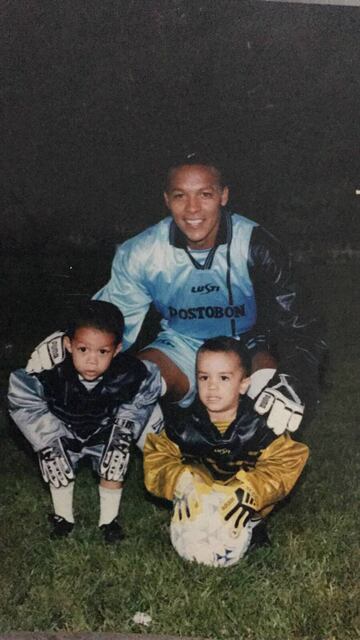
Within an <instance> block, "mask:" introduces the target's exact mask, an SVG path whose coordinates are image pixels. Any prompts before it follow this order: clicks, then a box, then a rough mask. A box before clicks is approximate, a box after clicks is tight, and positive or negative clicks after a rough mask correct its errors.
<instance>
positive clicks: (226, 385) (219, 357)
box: [196, 351, 250, 422]
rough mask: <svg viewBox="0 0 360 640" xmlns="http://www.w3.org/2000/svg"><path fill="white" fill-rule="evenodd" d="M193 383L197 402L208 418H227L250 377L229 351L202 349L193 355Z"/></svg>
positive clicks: (234, 354)
mask: <svg viewBox="0 0 360 640" xmlns="http://www.w3.org/2000/svg"><path fill="white" fill-rule="evenodd" d="M196 374H197V385H198V393H199V397H200V400H201V402H202V403H203V404H204V405H205V407H206V408H207V410H208V413H209V418H210V420H211V421H212V422H231V421H232V420H233V419H234V418H235V416H236V413H237V408H238V405H239V395H240V394H244V393H246V391H247V389H248V387H249V383H250V378H248V377H247V376H246V373H245V372H244V369H243V368H242V366H241V363H240V360H239V357H238V356H237V355H236V353H233V352H224V351H219V352H213V351H204V352H202V353H199V355H198V358H197V367H196Z"/></svg>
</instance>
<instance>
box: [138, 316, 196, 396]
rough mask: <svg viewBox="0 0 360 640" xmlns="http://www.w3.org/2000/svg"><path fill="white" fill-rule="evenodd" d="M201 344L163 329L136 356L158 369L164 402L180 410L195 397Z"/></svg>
mask: <svg viewBox="0 0 360 640" xmlns="http://www.w3.org/2000/svg"><path fill="white" fill-rule="evenodd" d="M202 342H203V341H202V340H197V339H194V338H189V337H187V336H183V335H181V334H179V333H177V332H176V331H173V330H172V329H166V330H164V331H160V333H159V334H158V336H157V337H156V338H155V340H154V341H153V342H152V343H151V344H149V345H147V347H145V348H144V349H143V350H142V351H140V352H139V353H138V354H137V357H138V358H140V359H141V360H150V361H151V362H154V363H155V364H156V365H157V366H158V367H159V369H160V371H161V375H162V378H163V380H164V381H165V383H166V399H168V400H169V401H170V402H177V403H178V404H179V406H181V407H187V406H189V404H191V402H192V401H193V399H194V397H195V358H196V353H197V350H198V349H199V347H200V346H201V345H202Z"/></svg>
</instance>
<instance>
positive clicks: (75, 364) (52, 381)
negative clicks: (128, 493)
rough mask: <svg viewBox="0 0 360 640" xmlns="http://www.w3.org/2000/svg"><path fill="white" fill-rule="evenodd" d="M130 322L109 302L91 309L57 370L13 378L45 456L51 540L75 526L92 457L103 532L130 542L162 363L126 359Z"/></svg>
mask: <svg viewBox="0 0 360 640" xmlns="http://www.w3.org/2000/svg"><path fill="white" fill-rule="evenodd" d="M123 327H124V319H123V315H122V313H121V311H120V310H119V309H118V308H117V307H115V306H114V305H112V304H111V303H109V302H101V301H91V302H89V303H87V304H85V305H84V306H83V307H82V308H81V309H80V310H79V312H78V314H77V316H76V317H75V318H74V319H73V320H72V321H71V323H70V325H69V327H68V329H67V331H66V333H65V337H64V346H65V349H66V357H65V359H64V360H62V361H61V362H60V363H59V364H57V365H56V366H55V367H53V368H52V369H51V370H44V371H43V372H41V373H33V374H29V373H27V372H26V371H25V369H18V370H17V371H15V372H14V373H12V374H11V376H10V384H9V396H8V397H9V406H10V414H11V417H12V418H13V420H14V422H15V423H16V425H17V426H18V427H19V429H20V430H21V432H22V433H23V434H24V436H25V437H26V438H27V440H28V441H29V442H30V444H31V446H32V447H33V449H34V451H35V452H36V453H37V454H38V458H39V464H40V469H41V473H42V476H43V479H44V481H45V482H46V483H47V484H49V488H50V493H51V497H52V502H53V506H54V515H52V516H51V522H52V525H53V529H52V533H51V537H55V538H56V537H64V536H67V535H68V534H69V533H70V532H71V531H72V529H73V527H74V513H73V492H74V484H75V471H76V467H77V464H78V462H79V461H80V460H81V459H82V458H84V457H85V456H89V457H90V458H91V461H92V464H93V468H94V470H95V471H96V472H97V474H98V476H99V497H100V517H99V527H100V530H101V532H102V534H103V537H104V540H105V542H107V543H116V542H118V541H120V540H121V538H122V537H123V532H122V529H121V526H120V523H119V522H118V512H119V507H120V500H121V495H122V488H123V481H124V477H125V474H126V470H127V466H128V462H129V455H130V444H131V441H132V440H133V439H135V440H137V439H138V438H139V437H140V435H141V433H142V430H143V427H144V425H145V424H146V422H147V421H148V418H149V415H151V413H152V411H153V408H154V404H155V403H156V402H157V399H158V397H159V395H160V391H161V379H160V374H159V371H158V369H157V367H156V366H155V365H152V364H151V363H148V366H145V365H144V364H143V363H142V362H141V361H140V360H138V359H137V358H134V357H133V356H129V355H127V354H122V353H121V346H122V335H123Z"/></svg>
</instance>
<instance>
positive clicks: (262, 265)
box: [248, 227, 326, 434]
mask: <svg viewBox="0 0 360 640" xmlns="http://www.w3.org/2000/svg"><path fill="white" fill-rule="evenodd" d="M248 266H249V272H250V277H251V279H252V282H253V284H254V288H255V296H256V302H257V309H258V317H257V324H256V327H254V335H255V336H259V335H260V336H264V338H265V341H266V342H268V343H269V344H270V345H271V346H272V347H273V348H274V350H275V352H276V355H277V358H278V366H277V372H276V374H275V376H274V377H273V378H272V379H271V380H270V381H269V382H268V383H266V388H265V389H264V391H263V392H262V393H261V394H260V396H259V398H258V401H257V403H256V405H255V408H256V410H257V411H259V413H260V414H268V426H269V427H270V428H272V429H274V430H275V433H277V434H280V433H283V432H284V430H285V429H288V430H290V431H296V429H297V428H298V427H299V425H300V422H301V420H302V416H303V413H304V405H305V406H306V407H307V408H314V406H315V404H316V402H317V400H318V395H319V390H318V383H319V366H320V364H321V361H322V359H323V357H324V355H325V353H326V344H325V342H324V340H323V337H322V323H321V321H320V320H319V318H317V317H316V314H314V313H311V312H310V311H309V308H308V306H309V305H308V304H305V301H304V294H303V292H300V290H299V287H298V285H297V284H296V282H295V278H294V274H293V269H292V265H291V261H290V258H289V256H288V254H287V253H286V251H284V249H283V248H282V246H281V245H280V243H279V242H278V241H277V240H276V239H275V238H274V237H273V236H272V235H271V234H269V233H267V232H266V231H265V230H264V229H262V228H261V227H256V228H255V229H254V230H253V234H252V238H251V243H250V248H249V261H248ZM249 346H250V349H251V350H252V352H253V353H254V354H256V355H257V351H258V350H260V351H261V341H260V344H259V341H258V339H257V338H256V339H255V340H251V339H250V341H249Z"/></svg>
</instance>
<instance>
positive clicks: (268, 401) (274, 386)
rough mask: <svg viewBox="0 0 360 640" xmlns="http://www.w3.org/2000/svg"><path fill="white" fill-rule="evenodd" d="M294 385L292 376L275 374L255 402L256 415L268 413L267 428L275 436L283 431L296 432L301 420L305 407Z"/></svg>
mask: <svg viewBox="0 0 360 640" xmlns="http://www.w3.org/2000/svg"><path fill="white" fill-rule="evenodd" d="M295 385H296V380H295V379H294V378H293V377H292V376H289V375H287V374H285V373H280V374H276V375H275V376H274V377H273V378H272V379H271V380H270V382H269V384H268V386H267V387H265V389H263V391H261V393H260V394H259V396H258V398H257V400H256V402H255V411H257V413H259V414H260V415H264V414H266V413H268V416H267V426H268V427H269V429H272V430H273V431H274V433H275V435H277V436H280V435H281V434H282V433H284V431H290V432H294V431H296V430H297V429H298V428H299V426H300V423H301V420H302V418H303V415H304V408H305V406H304V404H303V403H302V401H301V399H300V398H299V396H298V394H297V393H296V391H295Z"/></svg>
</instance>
